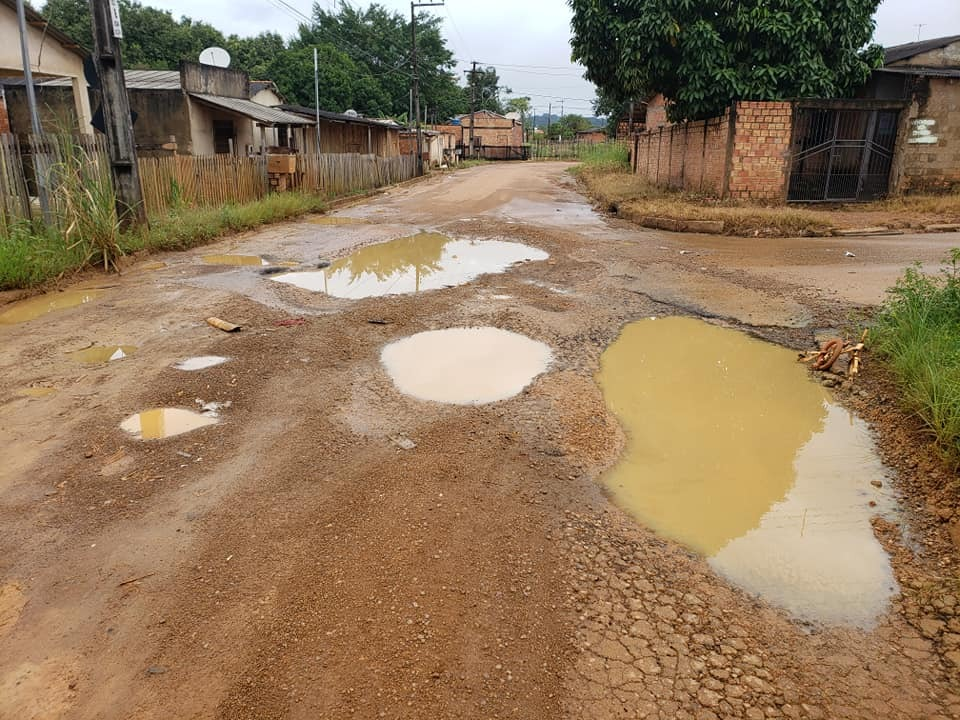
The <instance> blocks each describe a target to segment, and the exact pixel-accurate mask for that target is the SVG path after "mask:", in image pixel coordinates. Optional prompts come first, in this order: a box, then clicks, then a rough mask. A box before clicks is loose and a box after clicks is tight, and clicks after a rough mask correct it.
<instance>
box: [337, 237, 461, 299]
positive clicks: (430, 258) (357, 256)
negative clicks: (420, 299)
mask: <svg viewBox="0 0 960 720" xmlns="http://www.w3.org/2000/svg"><path fill="white" fill-rule="evenodd" d="M450 241H451V240H450V238H448V237H447V236H445V235H440V234H438V233H426V232H424V233H418V234H417V235H411V236H409V237H403V238H397V239H396V240H391V241H390V242H386V243H379V244H377V245H368V246H367V247H363V248H360V249H359V250H357V251H356V252H354V253H352V254H351V255H349V256H348V257H345V258H343V259H341V260H337V261H336V262H334V263H333V264H332V265H330V268H329V275H333V274H335V273H338V272H340V271H344V272H346V273H348V274H349V275H350V282H354V281H356V280H357V279H358V278H360V277H361V276H362V275H363V274H365V273H369V274H372V275H375V276H376V278H377V279H378V280H380V281H381V282H382V281H384V280H387V279H388V278H391V277H394V276H396V275H398V274H400V273H403V272H407V271H408V270H410V269H411V268H412V269H414V270H415V271H416V273H417V286H418V287H419V284H420V283H419V280H420V278H421V276H424V275H429V274H431V273H433V272H436V271H437V270H439V269H440V259H441V257H442V255H443V248H444V247H445V246H446V245H447V243H449V242H450Z"/></svg>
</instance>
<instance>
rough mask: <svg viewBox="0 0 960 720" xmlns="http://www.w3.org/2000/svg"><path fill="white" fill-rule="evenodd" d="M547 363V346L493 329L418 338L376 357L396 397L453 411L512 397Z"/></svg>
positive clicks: (450, 331) (436, 333) (441, 332)
mask: <svg viewBox="0 0 960 720" xmlns="http://www.w3.org/2000/svg"><path fill="white" fill-rule="evenodd" d="M552 358H553V353H552V352H551V350H550V348H549V347H548V346H547V345H544V344H543V343H541V342H537V341H536V340H531V339H530V338H528V337H526V336H524V335H518V334H517V333H513V332H509V331H507V330H501V329H499V328H494V327H475V328H449V329H446V330H431V331H428V332H422V333H417V334H416V335H411V336H410V337H406V338H403V339H402V340H398V341H396V342H393V343H390V344H389V345H387V346H386V347H385V348H384V349H383V351H382V353H381V355H380V360H381V361H382V362H383V365H384V367H385V368H386V370H387V373H388V374H389V375H390V377H391V378H392V380H393V382H394V384H395V385H396V386H397V389H398V390H400V392H402V393H404V394H406V395H411V396H413V397H415V398H418V399H420V400H431V401H434V402H442V403H450V404H454V405H481V404H483V403H490V402H496V401H497V400H505V399H507V398H510V397H513V396H514V395H517V394H518V393H519V392H520V391H522V390H523V389H524V388H525V387H526V386H527V385H529V384H530V383H531V382H532V381H533V379H534V378H535V377H536V376H537V375H539V374H540V373H542V372H544V371H545V370H546V369H547V366H548V365H549V364H550V361H551V359H552Z"/></svg>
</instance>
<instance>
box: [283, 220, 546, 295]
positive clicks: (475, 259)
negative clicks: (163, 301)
mask: <svg viewBox="0 0 960 720" xmlns="http://www.w3.org/2000/svg"><path fill="white" fill-rule="evenodd" d="M548 257H549V254H548V253H546V252H544V251H543V250H540V249H538V248H534V247H530V246H528V245H523V244H521V243H513V242H505V241H502V240H452V239H451V238H449V237H447V236H445V235H439V234H437V233H420V234H418V235H412V236H410V237H406V238H399V239H397V240H391V241H390V242H386V243H379V244H377V245H368V246H367V247H363V248H360V249H359V250H357V251H356V252H354V253H353V254H351V255H349V256H347V257H345V258H341V259H340V260H337V261H336V262H334V263H333V264H331V265H330V267H328V268H324V269H323V270H316V271H309V272H291V273H287V274H285V275H278V276H276V277H274V278H272V279H273V280H275V281H276V282H282V283H287V284H290V285H296V286H297V287H300V288H304V289H305V290H312V291H314V292H322V293H326V294H327V295H332V296H333V297H339V298H365V297H378V296H383V295H399V294H405V293H416V292H420V291H422V290H437V289H440V288H445V287H450V286H453V285H462V284H464V283H468V282H470V281H471V280H474V279H476V278H477V277H479V276H480V275H484V274H487V273H500V272H503V271H505V270H506V269H507V268H509V267H510V266H511V265H513V264H514V263H518V262H525V261H534V260H546V259H547V258H548Z"/></svg>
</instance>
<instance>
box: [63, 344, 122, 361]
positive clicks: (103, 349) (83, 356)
mask: <svg viewBox="0 0 960 720" xmlns="http://www.w3.org/2000/svg"><path fill="white" fill-rule="evenodd" d="M136 351H137V346H136V345H94V346H93V347H88V348H84V349H83V350H74V351H73V352H71V353H67V354H68V355H69V356H70V357H72V358H73V359H74V360H76V361H77V362H81V363H85V364H88V365H92V364H95V363H105V362H110V361H111V360H121V359H123V358H125V357H127V355H133V354H134V353H135V352H136Z"/></svg>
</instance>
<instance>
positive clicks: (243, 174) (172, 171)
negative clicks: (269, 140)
mask: <svg viewBox="0 0 960 720" xmlns="http://www.w3.org/2000/svg"><path fill="white" fill-rule="evenodd" d="M139 169H140V186H141V188H142V189H143V202H144V205H146V208H147V213H148V214H151V213H157V212H166V211H168V210H171V209H173V208H176V207H181V206H188V207H194V206H207V207H209V206H216V205H227V204H231V203H242V202H250V201H253V200H259V199H260V198H262V197H263V196H264V195H266V194H267V191H268V189H269V185H268V183H267V164H266V158H264V157H260V156H255V157H237V156H234V155H207V156H193V155H170V156H167V157H144V158H140V160H139Z"/></svg>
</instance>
